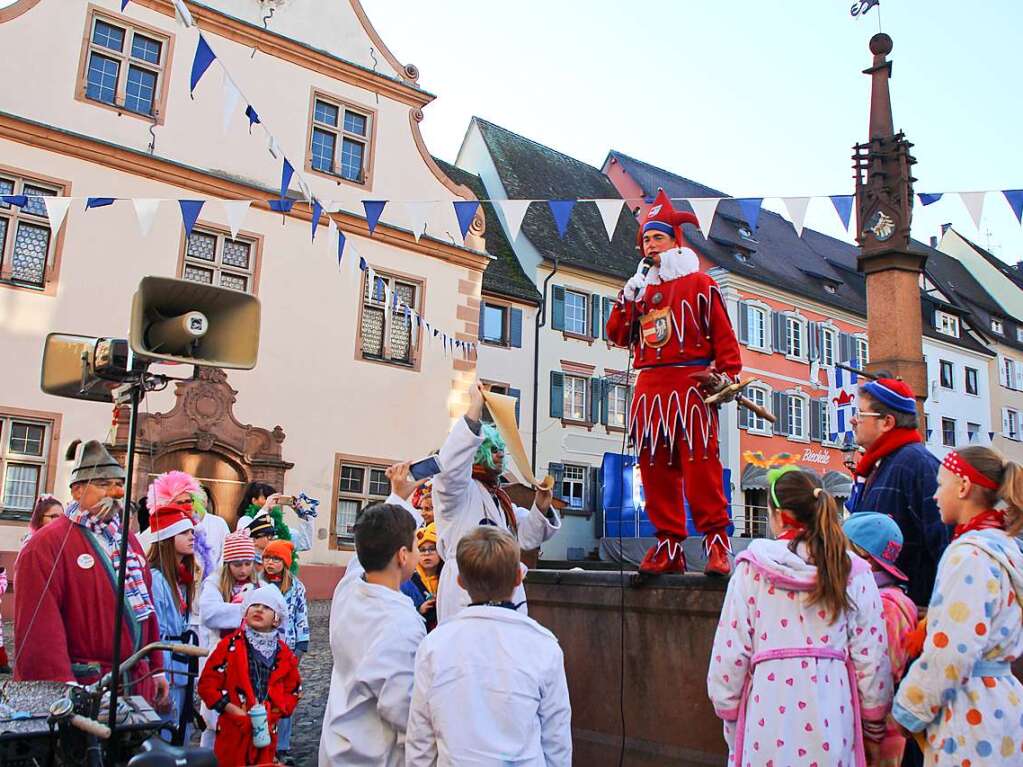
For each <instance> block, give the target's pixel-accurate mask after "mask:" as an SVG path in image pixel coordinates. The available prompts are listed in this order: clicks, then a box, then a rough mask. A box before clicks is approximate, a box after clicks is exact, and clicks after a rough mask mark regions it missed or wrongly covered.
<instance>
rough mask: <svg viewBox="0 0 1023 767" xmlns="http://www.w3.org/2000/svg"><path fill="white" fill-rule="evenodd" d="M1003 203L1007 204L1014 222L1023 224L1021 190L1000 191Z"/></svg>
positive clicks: (1022, 191) (1022, 193)
mask: <svg viewBox="0 0 1023 767" xmlns="http://www.w3.org/2000/svg"><path fill="white" fill-rule="evenodd" d="M1002 194H1003V195H1005V201H1006V202H1007V203H1009V207H1010V208H1012V212H1013V213H1014V214H1015V215H1016V220H1017V221H1018V222H1020V223H1021V224H1023V189H1005V190H1003V191H1002Z"/></svg>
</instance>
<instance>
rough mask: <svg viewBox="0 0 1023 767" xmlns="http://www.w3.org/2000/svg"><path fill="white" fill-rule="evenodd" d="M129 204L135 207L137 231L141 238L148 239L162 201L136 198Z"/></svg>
mask: <svg viewBox="0 0 1023 767" xmlns="http://www.w3.org/2000/svg"><path fill="white" fill-rule="evenodd" d="M131 202H132V205H134V206H135V217H136V218H137V219H138V222H139V231H140V232H141V233H142V236H143V237H148V236H149V232H150V231H152V229H153V220H154V219H155V218H156V213H157V211H159V210H160V203H161V202H163V201H162V200H158V199H148V200H147V199H141V198H136V199H133V200H132V201H131Z"/></svg>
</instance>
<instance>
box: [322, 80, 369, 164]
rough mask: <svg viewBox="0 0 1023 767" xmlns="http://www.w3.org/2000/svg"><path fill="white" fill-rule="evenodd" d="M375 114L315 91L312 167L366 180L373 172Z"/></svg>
mask: <svg viewBox="0 0 1023 767" xmlns="http://www.w3.org/2000/svg"><path fill="white" fill-rule="evenodd" d="M372 132H373V114H372V113H371V112H370V110H368V109H362V108H360V107H353V106H351V105H349V104H347V103H345V102H344V101H341V100H340V99H337V98H334V97H333V96H328V95H326V94H323V93H318V92H317V93H314V94H313V112H312V117H311V125H310V129H309V161H308V163H309V168H310V170H315V171H319V172H320V173H329V174H330V175H333V176H340V177H341V178H342V179H344V180H345V181H350V182H352V183H353V184H366V183H368V181H369V176H370V166H371V163H370V156H371V152H370V148H371V147H370V142H371V137H372Z"/></svg>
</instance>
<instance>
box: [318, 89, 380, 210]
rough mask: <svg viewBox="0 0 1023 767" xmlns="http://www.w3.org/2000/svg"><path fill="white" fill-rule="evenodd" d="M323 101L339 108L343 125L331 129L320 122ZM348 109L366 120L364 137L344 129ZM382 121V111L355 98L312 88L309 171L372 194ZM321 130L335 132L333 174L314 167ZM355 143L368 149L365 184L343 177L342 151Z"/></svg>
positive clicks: (365, 164) (340, 121)
mask: <svg viewBox="0 0 1023 767" xmlns="http://www.w3.org/2000/svg"><path fill="white" fill-rule="evenodd" d="M317 101H322V102H324V103H326V104H329V105H330V106H333V107H337V110H338V117H339V120H338V122H339V125H337V126H331V125H327V124H326V123H320V122H317V121H316V119H315V118H316V102H317ZM345 110H348V111H350V112H353V113H355V114H358V115H360V116H362V117H365V118H366V122H367V126H366V135H364V136H360V135H359V134H357V133H350V132H348V131H346V130H345V129H344V113H345ZM378 121H379V113H378V110H376V109H373V108H371V107H369V106H367V105H365V104H362V103H359V102H358V101H355V100H354V99H351V98H348V97H347V96H338V95H337V94H334V93H329V92H328V91H325V90H323V89H322V88H316V87H313V88H310V89H309V114H308V117H307V119H306V125H307V126H308V129H307V132H306V142H305V147H306V154H305V169H306V172H308V173H313V174H316V175H317V176H320V177H322V178H329V179H330V180H332V181H333V182H335V183H336V184H339V185H340V184H347V185H348V186H353V187H356V188H358V189H362V190H365V191H371V190H372V189H373V171H374V167H375V159H376V145H377V123H378ZM317 128H318V129H320V130H322V131H326V132H329V133H332V134H333V135H334V138H335V144H334V158H333V162H332V166H333V167H332V170H331V171H330V172H327V171H324V170H320V169H318V168H314V167H313V135H314V130H315V129H317ZM346 138H347V139H349V140H352V141H359V142H361V143H362V144H363V145H364V146H365V151H364V154H363V158H362V159H363V173H362V176H363V177H362V180H361V181H354V180H352V179H350V178H346V177H344V176H342V175H341V171H340V168H341V150H342V147H343V145H344V139H346Z"/></svg>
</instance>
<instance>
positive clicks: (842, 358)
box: [835, 333, 853, 365]
mask: <svg viewBox="0 0 1023 767" xmlns="http://www.w3.org/2000/svg"><path fill="white" fill-rule="evenodd" d="M852 359H853V340H852V336H850V335H849V334H848V333H839V334H838V359H837V360H835V362H841V363H842V364H843V365H848V364H849V362H850V361H851V360H852Z"/></svg>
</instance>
